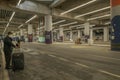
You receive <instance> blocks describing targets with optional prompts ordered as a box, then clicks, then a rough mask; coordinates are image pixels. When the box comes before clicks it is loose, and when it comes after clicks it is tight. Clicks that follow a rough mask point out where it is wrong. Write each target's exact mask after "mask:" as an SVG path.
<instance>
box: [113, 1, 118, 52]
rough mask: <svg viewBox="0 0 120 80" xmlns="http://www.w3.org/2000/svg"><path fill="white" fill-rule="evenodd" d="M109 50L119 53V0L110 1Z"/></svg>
mask: <svg viewBox="0 0 120 80" xmlns="http://www.w3.org/2000/svg"><path fill="white" fill-rule="evenodd" d="M111 13H112V16H111V18H112V27H111V29H112V30H111V31H112V32H111V38H112V41H111V50H119V51H120V0H111Z"/></svg>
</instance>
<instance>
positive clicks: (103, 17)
mask: <svg viewBox="0 0 120 80" xmlns="http://www.w3.org/2000/svg"><path fill="white" fill-rule="evenodd" d="M108 16H111V14H106V15H103V16H98V17H94V18H90V19H87V21H91V20H95V19H99V18H104V17H108Z"/></svg>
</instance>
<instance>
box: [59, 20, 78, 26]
mask: <svg viewBox="0 0 120 80" xmlns="http://www.w3.org/2000/svg"><path fill="white" fill-rule="evenodd" d="M76 23H78V22H76V21H75V22H71V23H68V24H63V25H60V27H63V26H68V25H72V24H76Z"/></svg>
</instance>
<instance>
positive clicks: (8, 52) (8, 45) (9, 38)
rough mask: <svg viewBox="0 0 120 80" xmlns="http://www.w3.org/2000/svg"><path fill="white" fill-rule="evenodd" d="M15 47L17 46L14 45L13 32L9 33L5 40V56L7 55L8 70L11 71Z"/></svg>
mask: <svg viewBox="0 0 120 80" xmlns="http://www.w3.org/2000/svg"><path fill="white" fill-rule="evenodd" d="M13 47H15V45H14V44H13V43H12V32H8V34H7V36H6V37H5V38H4V54H5V61H6V67H5V68H6V69H11V66H10V62H11V56H12V51H13Z"/></svg>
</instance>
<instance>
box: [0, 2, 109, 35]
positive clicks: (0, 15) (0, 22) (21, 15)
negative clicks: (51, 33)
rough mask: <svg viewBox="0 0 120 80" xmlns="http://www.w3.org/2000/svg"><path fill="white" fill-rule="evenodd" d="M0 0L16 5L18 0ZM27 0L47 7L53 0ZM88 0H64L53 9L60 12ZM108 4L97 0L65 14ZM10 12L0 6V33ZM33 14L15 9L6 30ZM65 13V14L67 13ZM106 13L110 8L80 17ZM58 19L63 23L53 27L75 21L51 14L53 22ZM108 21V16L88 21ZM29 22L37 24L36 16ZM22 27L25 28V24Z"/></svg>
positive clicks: (94, 8) (21, 22) (88, 10)
mask: <svg viewBox="0 0 120 80" xmlns="http://www.w3.org/2000/svg"><path fill="white" fill-rule="evenodd" d="M0 1H2V2H8V1H9V2H10V4H13V5H16V4H17V2H18V1H19V0H0ZM24 1H26V0H22V2H24ZM27 1H32V2H34V3H37V4H39V3H40V4H44V5H47V6H48V7H49V6H50V5H51V4H52V3H53V2H54V1H55V0H27ZM89 1H90V0H64V1H63V2H62V3H60V4H58V5H57V6H55V7H53V9H59V10H61V11H62V12H64V11H67V10H69V9H72V8H74V7H77V6H79V5H82V4H84V3H87V2H89ZM108 6H110V0H97V1H96V2H93V3H91V4H89V5H87V6H84V7H81V8H78V9H76V10H73V11H71V12H69V13H67V14H71V15H72V16H73V17H75V16H78V15H81V14H84V13H89V12H91V11H95V10H98V9H101V8H104V7H108ZM62 12H61V13H62ZM12 13H13V10H8V9H3V8H0V34H1V33H2V32H3V30H4V29H5V27H6V25H7V23H8V21H9V19H10V17H11V15H12ZM34 14H35V13H32V12H31V13H30V12H27V11H26V12H24V11H23V12H20V11H16V13H15V15H14V17H13V19H12V21H11V22H10V27H9V28H8V31H10V30H16V29H17V27H18V26H19V25H21V24H24V23H25V21H26V20H28V19H30V18H31V17H32V16H34ZM67 14H65V15H67ZM73 14H74V15H73ZM106 14H110V9H106V10H103V11H99V12H96V13H92V14H89V15H85V16H83V17H82V18H84V19H85V20H87V19H89V18H94V17H98V16H103V15H106ZM39 16H43V15H39ZM63 16H64V15H63ZM60 20H66V21H65V22H63V23H60V24H56V25H55V27H56V26H60V25H62V24H67V23H71V22H74V21H75V19H69V18H68V19H67V18H64V17H60V16H59V17H57V16H53V23H54V22H58V21H60ZM76 21H77V20H76ZM109 21H110V17H109V16H108V17H104V18H100V19H97V20H96V19H95V20H93V21H90V22H91V23H92V24H97V25H98V24H100V25H101V23H104V22H109ZM31 23H33V24H38V18H37V19H35V20H33V21H32V22H31ZM81 23H83V22H81V21H78V23H77V24H74V25H79V24H81ZM70 26H73V25H70ZM1 27H2V28H1ZM11 27H12V28H11ZM24 27H25V28H26V25H25V26H24ZM67 27H69V26H67ZM10 28H11V29H10Z"/></svg>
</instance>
